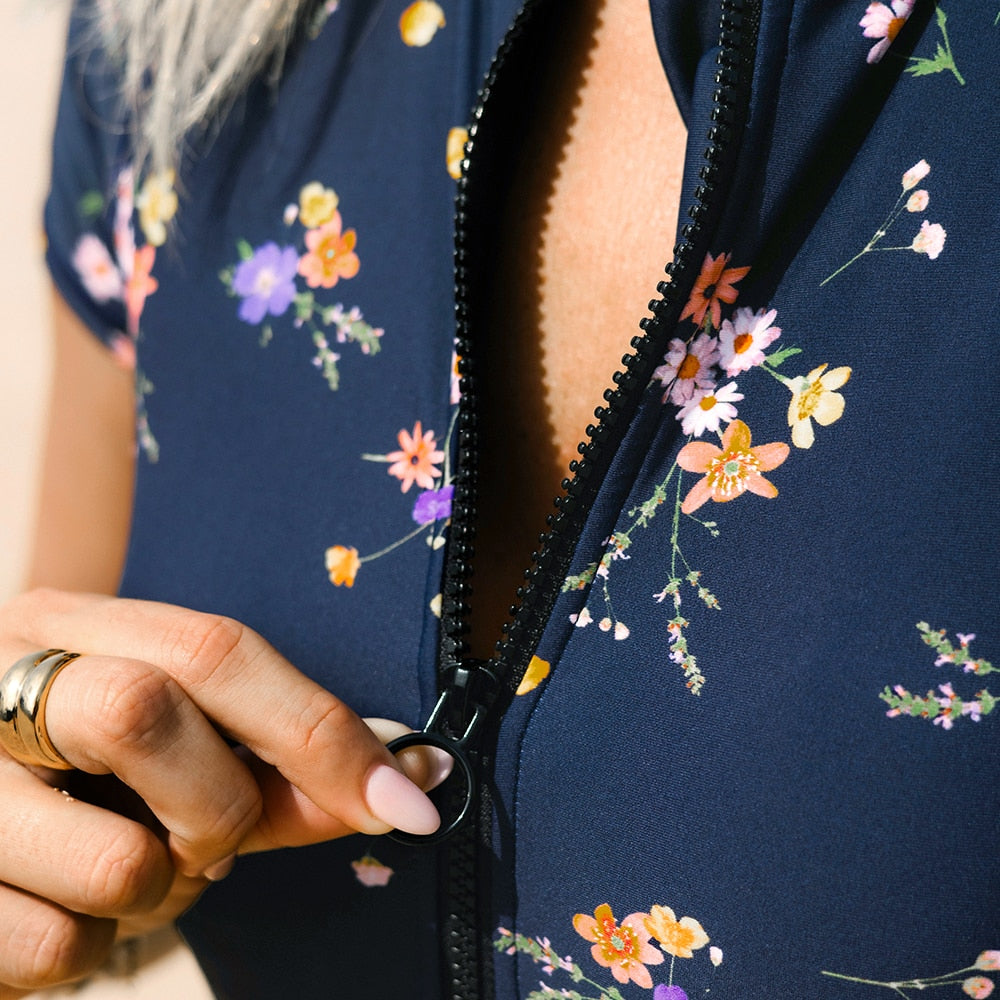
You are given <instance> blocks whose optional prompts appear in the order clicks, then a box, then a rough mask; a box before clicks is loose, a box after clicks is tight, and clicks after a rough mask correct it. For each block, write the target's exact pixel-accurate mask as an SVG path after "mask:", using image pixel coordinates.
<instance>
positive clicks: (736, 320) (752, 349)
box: [719, 307, 781, 378]
mask: <svg viewBox="0 0 1000 1000" xmlns="http://www.w3.org/2000/svg"><path fill="white" fill-rule="evenodd" d="M777 315H778V311H777V309H771V310H768V311H765V310H763V309H759V310H757V312H754V311H753V310H752V309H747V308H745V307H741V308H739V309H737V310H736V312H735V314H734V315H733V318H732V319H731V320H728V319H726V320H723V321H722V328H721V329H720V330H719V364H720V365H721V367H723V368H725V370H726V374H727V375H728V376H729V377H730V378H732V376H733V375H737V374H739V373H740V372H745V371H749V370H750V369H751V368H754V367H756V366H757V365H760V364H763V363H764V348H765V347H767V346H768V345H769V344H771V343H772V342H773V341H775V340H777V339H778V337H780V336H781V328H780V327H777V326H772V325H771V324H772V323H773V322H774V317H775V316H777Z"/></svg>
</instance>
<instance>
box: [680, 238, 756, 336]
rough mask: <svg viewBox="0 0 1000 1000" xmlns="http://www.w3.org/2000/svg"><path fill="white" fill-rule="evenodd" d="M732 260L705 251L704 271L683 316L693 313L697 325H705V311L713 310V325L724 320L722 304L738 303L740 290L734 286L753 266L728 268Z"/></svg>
mask: <svg viewBox="0 0 1000 1000" xmlns="http://www.w3.org/2000/svg"><path fill="white" fill-rule="evenodd" d="M728 263H729V254H727V253H720V254H719V256H718V257H713V256H712V255H711V254H710V253H707V254H705V261H704V263H703V264H702V265H701V274H699V275H698V278H697V280H696V281H695V283H694V288H692V289H691V297H690V298H689V299H688V302H687V305H686V306H685V307H684V312H682V313H681V317H680V318H681V319H687V318H688V316H690V317H691V319H692V321H693V322H694V324H695V326H701V324H702V323H703V322H704V321H705V313H706V312H708V311H709V310H711V313H712V326H714V327H715V328H716V329H718V328H719V325H720V324H721V323H722V306H721V305H719V303H720V302H725V303H727V304H732V303H733V302H735V301H736V296H737V295H739V292H738V291H737V290H736V289H735V288H734V287H733V286H734V285H735V284H736V282H737V281H742V280H743V278H745V277H746V276H747V275H748V274H749V273H750V268H749V267H727V266H726V265H727V264H728Z"/></svg>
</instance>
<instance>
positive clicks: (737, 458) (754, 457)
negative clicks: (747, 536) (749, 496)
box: [677, 420, 789, 514]
mask: <svg viewBox="0 0 1000 1000" xmlns="http://www.w3.org/2000/svg"><path fill="white" fill-rule="evenodd" d="M750 441H751V437H750V428H749V427H747V425H746V424H745V423H743V421H742V420H734V421H733V422H732V423H731V424H730V425H729V426H728V427H727V428H726V431H725V433H724V434H723V435H722V447H721V448H717V447H716V446H715V445H712V444H708V443H707V442H705V441H691V442H690V443H688V444H686V445H684V447H683V448H681V450H680V451H679V452H678V453H677V464H678V465H679V466H680V467H681V468H682V469H684V470H686V471H687V472H701V473H703V477H702V478H701V479H699V480H698V482H696V483H695V484H694V486H692V487H691V489H690V490H689V491H688V495H687V496H686V497H685V498H684V502H683V503H682V504H681V512H682V513H684V514H693V513H694V512H695V511H696V510H697V509H698V508H699V507H700V506H701V505H702V504H704V503H707V502H708V501H709V500H714V501H715V502H716V503H725V502H726V501H728V500H735V499H736V498H737V497H738V496H742V495H743V494H744V493H746V492H747V491H749V492H751V493H756V494H757V496H761V497H768V498H771V497H776V496H777V495H778V489H777V487H776V486H775V485H774V483H772V482H771V481H770V480H769V479H765V478H764V476H763V475H762V474H761V473H764V472H770V471H771V470H772V469H776V468H777V467H778V466H779V465H781V463H782V462H784V461H785V459H786V458H788V452H789V448H788V445H787V444H785V443H784V442H783V441H774V442H771V443H770V444H762V445H757V446H756V447H753V448H752V447H751V446H750Z"/></svg>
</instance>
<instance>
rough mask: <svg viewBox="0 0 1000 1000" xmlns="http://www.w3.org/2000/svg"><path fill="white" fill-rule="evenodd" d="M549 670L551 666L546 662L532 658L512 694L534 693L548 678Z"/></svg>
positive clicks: (535, 657)
mask: <svg viewBox="0 0 1000 1000" xmlns="http://www.w3.org/2000/svg"><path fill="white" fill-rule="evenodd" d="M551 669H552V664H551V663H549V661H548V660H543V659H542V658H541V657H539V656H533V657H532V658H531V662H530V663H529V664H528V669H527V670H526V671H525V672H524V676H523V677H522V678H521V683H520V684H519V685H518V688H517V690H516V691H515V692H514V694H527V693H528V692H529V691H534V690H535V688H536V687H538V685H539V684H541V683H542V681H544V680H545V678H546V677H548V676H549V671H551Z"/></svg>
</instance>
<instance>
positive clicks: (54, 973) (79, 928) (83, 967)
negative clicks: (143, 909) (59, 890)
mask: <svg viewBox="0 0 1000 1000" xmlns="http://www.w3.org/2000/svg"><path fill="white" fill-rule="evenodd" d="M115 930H116V926H115V922H114V921H113V920H100V919H97V918H95V917H84V916H80V914H78V913H71V912H70V911H69V910H66V909H63V908H62V907H60V906H57V905H56V904H55V903H52V902H49V901H47V900H44V899H39V898H38V897H37V896H31V895H29V894H28V893H25V892H21V891H19V890H17V889H13V888H11V887H10V886H6V885H0V983H3V984H4V985H3V986H0V998H3V1000H6V998H8V997H10V998H13V997H17V996H21V995H23V994H22V993H21V992H19V991H22V990H23V991H26V992H30V991H32V990H38V989H42V988H44V987H46V986H54V985H56V984H58V983H65V982H69V981H71V980H73V979H79V978H81V977H82V976H85V975H87V973H89V972H92V971H93V970H94V969H96V968H98V967H99V966H100V965H101V963H102V962H103V961H104V960H105V959H106V958H107V956H108V953H109V951H110V950H111V945H112V944H113V943H114V939H115ZM5 990H6V992H5Z"/></svg>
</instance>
